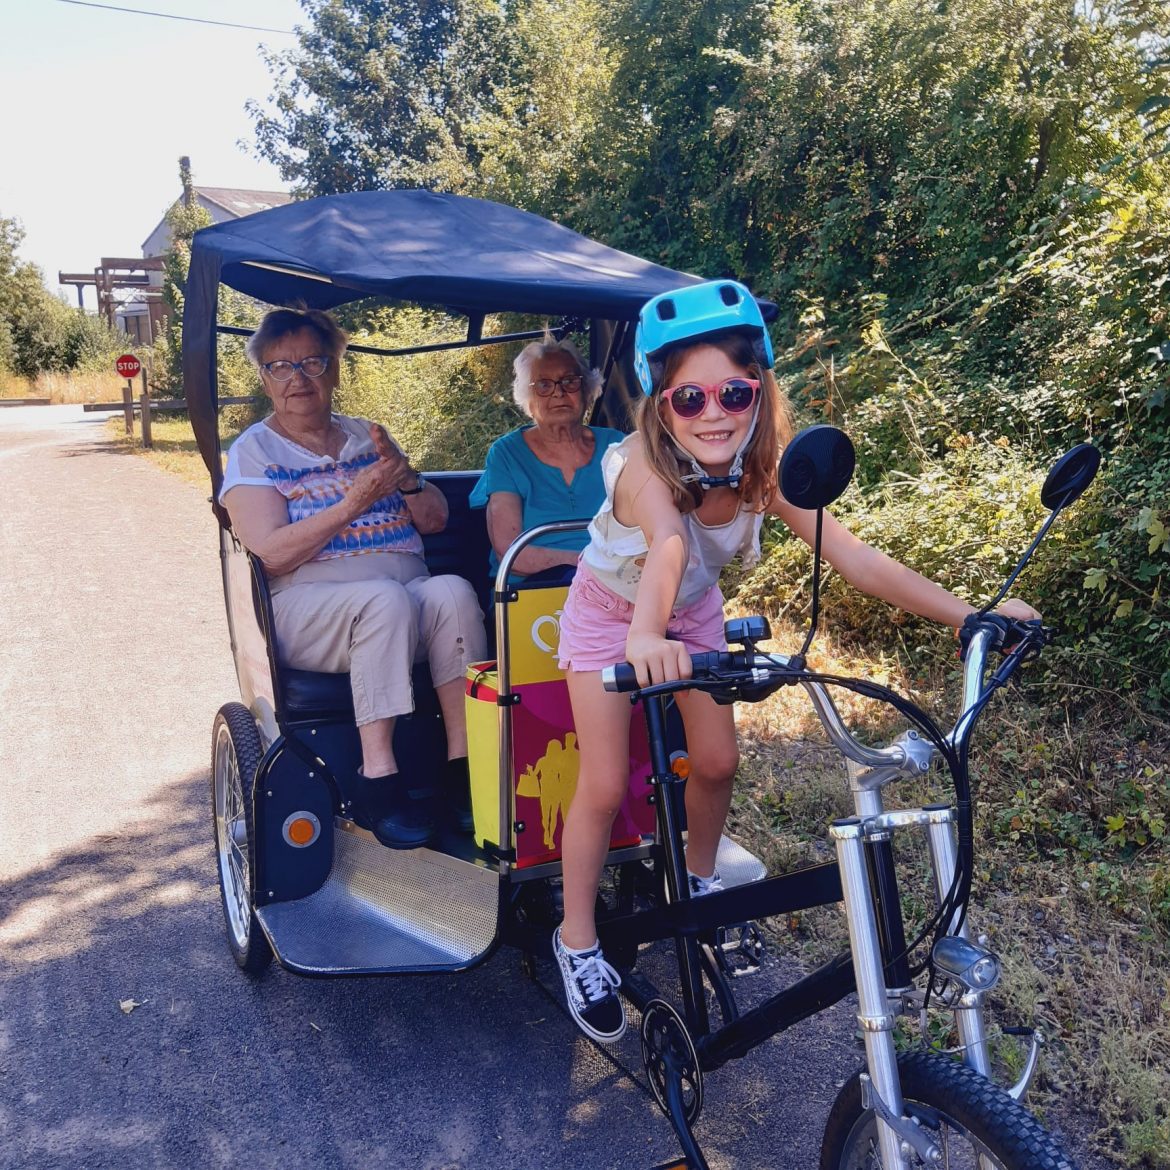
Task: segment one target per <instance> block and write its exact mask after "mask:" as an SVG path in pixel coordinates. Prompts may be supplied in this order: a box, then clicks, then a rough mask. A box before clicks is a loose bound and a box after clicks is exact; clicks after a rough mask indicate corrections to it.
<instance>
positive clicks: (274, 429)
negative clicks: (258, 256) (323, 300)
mask: <svg viewBox="0 0 1170 1170" xmlns="http://www.w3.org/2000/svg"><path fill="white" fill-rule="evenodd" d="M346 341H347V339H346V336H345V334H344V333H343V332H342V331H341V329H340V328H339V327H338V326H337V324H336V323H335V322H334V321H333V319H332V318H331V317H330V316H329V315H328V314H327V313H322V312H319V311H316V310H309V311H299V310H294V309H276V310H273V311H272V312H270V313H268V314H267V315H266V316H265V317H264V320H263V321H262V322H261V323H260V327H259V328H258V329H257V330H256V332H255V333H254V334H253V335H252V337H251V338H250V339H249V341H248V344H247V353H248V356H249V358H251V360H252V361H253V362H254V363H255V365H256V368H257V369H258V370H259V373H260V378H261V381H262V382H263V385H264V392H265V394H267V395H268V397H269V398H270V399H271V400H272V413H271V414H270V415H269V416H268V417H267V418H265V419H263V420H262V421H260V422H258V423H256V424H255V425H253V426H251V427H249V428H248V429H247V430H246V431H244V433H243V434H242V435H240V437H239V438H238V439H237V440H236V441H235V443H233V444H232V447H231V450H230V451H229V452H228V460H227V469H226V472H225V474H224V482H223V487H222V489H221V491H220V500H221V501H222V502H223V505H224V507H226V508H227V511H228V514H229V515H230V517H231V521H232V528H233V529H234V531H235V533H236V536H237V537H239V539H240V541H241V542H242V543H243V544H244V546H245V547H246V548H248V549H249V550H250V551H252V552H253V553H255V554H256V555H257V556H258V557H259V558H260V560H261V561H262V562H263V563H264V568H265V569H266V570H267V572H268V575H269V578H270V581H271V588H272V608H273V612H274V616H275V621H276V641H277V651H278V654H279V656H280V660H281V661H282V662H283V663H284V664H285V665H287V666H292V667H296V668H299V669H303V670H319V671H326V672H330V673H344V672H346V671H348V672H349V675H350V680H351V686H352V691H353V705H354V713H355V716H356V719H357V725H358V733H359V736H360V738H361V747H362V767H361V771H360V773H359V775H358V777H357V781H356V788H357V798H356V800H355V808H356V813H355V816H356V819H357V820H358V822H359V824H362V825H364V826H365V827H366V828H369V829H371V830H372V831H373V832H374V834H375V836H376V837H377V838H378V840H379V841H381V842H382V843H383V844H384V845H389V846H391V847H393V848H400V849H409V848H415V847H416V846H419V845H424V844H426V843H427V842H428V841H429V840H430V839H431V837H432V834H433V830H434V825H433V821H432V813H431V809H430V804H429V800H428V799H427V797H429V795H430V794H429V791H427V788H428V787H429V784H428V783H427V782H421V783H420V782H419V781H418V779H417V778H411V777H405V778H403V779H400V778H399V776H398V763H397V760H396V759H395V756H394V747H393V734H394V721H395V719H396V718H397V717H398V716H399V715H404V714H406V713H408V712H410V711H412V710H413V709H414V694H413V691H412V688H411V667H412V665H413V664H414V661H415V659H416V657H422V656H423V655H424V654H425V656H426V658H427V659H428V661H429V664H430V670H431V680H432V682H433V683H434V686H435V691H436V694H437V696H438V700H439V706H440V708H441V710H442V713H443V722H444V725H445V728H446V732H447V754H448V757H449V761H450V762H449V764H448V775H447V776H446V786H447V789H448V793H447V794H448V796H449V798H450V799H451V801H452V802H453V804H454V805H455V808H456V823H457V826H458V827H459V828H461V829H463V830H465V831H466V830H469V829H470V828H471V825H470V815H471V814H470V806H469V792H468V783H467V727H466V723H465V721H464V711H463V677H464V671H465V669H466V666H467V664H468V663H471V662H475V661H478V660H480V659H482V658H483V657H484V654H485V652H486V639H485V636H484V628H483V615H482V614H481V613H480V610H479V605H478V603H477V601H476V596H475V590H474V589H473V588H472V587H471V585H470V584H469V583H468V582H467V581H465V580H464V579H463V578H462V577H455V576H441V577H432V576H430V574H429V573H428V572H427V566H426V563H425V562H424V560H423V545H422V535H421V534H422V533H426V532H439V531H441V530H442V528H443V527H444V526H445V525H446V523H447V501H446V499H445V497H444V496H443V493H442V492H441V491H439V489H438V488H437V487H435V486H434V485H433V484H429V483H427V482H426V481H425V480H424V479H423V478H422V476H420V475H419V474H418V472H416V471H415V470H414V468H413V467H411V466H410V462H409V460H408V459H407V457H406V455H404V454H403V452H402V451H401V450H400V449H399V447H398V446H397V444H396V443H395V442H394V441H393V439H391V438H390V436H389V435H388V434H387V433H386V431H385V430H384V429H383V428H382V427H380V426H377V425H374V424H371V423H369V422H367V421H365V420H363V419H355V418H349V417H347V416H345V415H341V414H334V413H333V393H334V391H335V390H336V389H337V385H338V377H339V373H340V371H339V368H338V367H339V365H340V362H341V356H342V354H343V353H344V352H345V346H346ZM412 780H414V781H415V784H414V790H413V792H412V791H411V781H412Z"/></svg>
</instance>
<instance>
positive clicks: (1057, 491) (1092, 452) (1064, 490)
mask: <svg viewBox="0 0 1170 1170" xmlns="http://www.w3.org/2000/svg"><path fill="white" fill-rule="evenodd" d="M1100 466H1101V452H1100V451H1098V450H1097V448H1096V447H1094V446H1093V444H1092V443H1078V444H1077V446H1075V447H1074V448H1073V449H1072V450H1071V451H1069V452H1068V453H1067V454H1066V455H1062V456H1061V457H1060V458H1059V459H1058V460H1057V461H1056V463H1055V464H1053V467H1052V470H1051V471H1050V472H1049V473H1048V476H1047V478H1046V479H1045V480H1044V486H1043V487H1042V488H1041V489H1040V502H1041V503H1042V504H1043V505H1044V506H1045V507H1046V508H1047V509H1048V510H1049V511H1051V512H1055V511H1056V510H1057V509H1058V508H1066V507H1067V506H1068V505H1069V504H1071V503H1072V502H1073V501H1074V500H1075V499H1077V498H1078V497H1079V496H1080V494H1081V493H1082V492H1083V491H1084V490H1085V488H1087V487H1088V486H1089V484H1091V483H1092V482H1093V477H1094V476H1095V475H1096V474H1097V468H1098V467H1100Z"/></svg>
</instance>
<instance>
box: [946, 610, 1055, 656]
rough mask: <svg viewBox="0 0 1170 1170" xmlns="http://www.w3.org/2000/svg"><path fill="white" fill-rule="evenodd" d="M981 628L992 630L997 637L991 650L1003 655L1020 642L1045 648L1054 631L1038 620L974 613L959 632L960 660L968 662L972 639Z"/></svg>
mask: <svg viewBox="0 0 1170 1170" xmlns="http://www.w3.org/2000/svg"><path fill="white" fill-rule="evenodd" d="M980 626H983V627H984V628H988V627H991V628H992V630H993V632H994V635H995V636H994V639H993V641H992V644H991V648H992V649H993V650H998V651H999V652H1000V653H1001V654H1006V653H1007V652H1008V651H1009V650H1010V649H1011V648H1012V647H1013V646H1016V645H1018V644H1019V643H1020V642H1031V643H1034V644H1039V645H1041V646H1044V645H1047V644H1048V642H1050V641H1051V640H1052V633H1053V632H1052V630H1050V629H1049V628H1048V627H1046V626H1045V625H1044V623H1043V622H1042V621H1040V620H1038V619H1036V618H1030V619H1027V620H1022V619H1019V618H1010V617H1007V616H1006V615H1004V614H1002V613H972V614H968V615H967V619H966V621H964V622H963V625H962V626H961V627H960V630H959V658H960V659H963V660H966V657H967V649H968V647H969V646H970V644H971V637H972V635H973V634H974V633H975V631H976V630H977V629H978V628H979V627H980Z"/></svg>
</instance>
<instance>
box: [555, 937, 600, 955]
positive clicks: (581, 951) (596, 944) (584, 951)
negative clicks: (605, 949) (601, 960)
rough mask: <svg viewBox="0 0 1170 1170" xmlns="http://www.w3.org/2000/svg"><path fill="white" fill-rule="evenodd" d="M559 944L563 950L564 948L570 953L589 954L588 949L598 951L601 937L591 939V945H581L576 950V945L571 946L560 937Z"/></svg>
mask: <svg viewBox="0 0 1170 1170" xmlns="http://www.w3.org/2000/svg"><path fill="white" fill-rule="evenodd" d="M561 946H562V947H564V948H565V950H566V951H568V952H569V954H570V955H587V954H589V952H590V951H599V950H601V939H599V938H595V939H594V940H593V945H592V946H588V947H581V948H580V949H579V950H578V949H577V948H576V947H571V946H569V945H568V944H567V943H566V942H565V941H564V939H562V940H561Z"/></svg>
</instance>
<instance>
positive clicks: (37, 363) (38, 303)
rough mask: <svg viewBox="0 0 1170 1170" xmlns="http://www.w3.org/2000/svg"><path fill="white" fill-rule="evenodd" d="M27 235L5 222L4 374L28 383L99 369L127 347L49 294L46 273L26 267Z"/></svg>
mask: <svg viewBox="0 0 1170 1170" xmlns="http://www.w3.org/2000/svg"><path fill="white" fill-rule="evenodd" d="M23 240H24V229H23V228H22V227H21V226H20V224H19V222H18V221H17V220H15V219H5V218H3V217H0V370H11V371H12V372H13V373H16V374H19V375H21V376H22V377H25V378H35V377H36V376H37V375H38V374H40V373H42V372H50V371H61V370H72V369H77V368H79V367H90V368H92V367H93V366H95V365H99V364H100V363H101V362H102V360H103V359H104V358H106V357H108V356H109V355H111V354H112V353H116V352H117V350H118V348H119V346H120V345H122V344H123V342H122V341H120V340H119V339H118V337H117V336H116V335H115V333H114V332H113V331H112V330H111V329H109V328H108V327H107V326H106V324H105V322H104V321H99V320H97V319H96V318H93V317H90V316H88V315H87V314H86V313H85V312H84V311H83V310H81V309H72V308H70V307H69V306H68V305H66V304H65V303H64V302H63V301H61V300H59V299H58V298H57V297H55V296H53V295H52V294H50V293H49V291H48V290H47V289H46V288H45V285H44V280H43V277H42V275H41V270H40V269H39V268H38V267H37V266H36V265H35V264H31V263H28V262H21V260H20V258H19V256H18V254H17V253H18V250H19V248H20V245H21V243H22V242H23Z"/></svg>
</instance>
